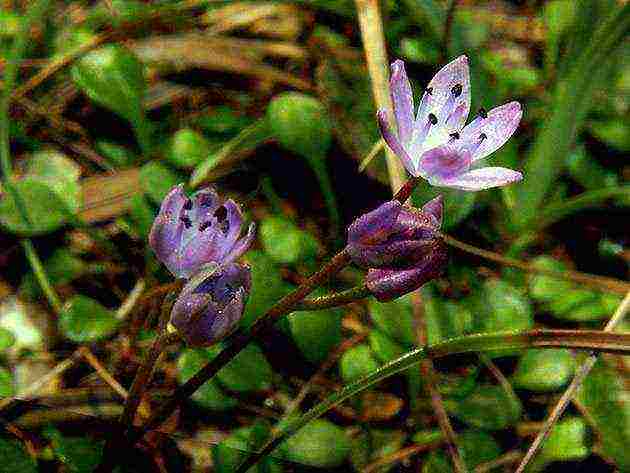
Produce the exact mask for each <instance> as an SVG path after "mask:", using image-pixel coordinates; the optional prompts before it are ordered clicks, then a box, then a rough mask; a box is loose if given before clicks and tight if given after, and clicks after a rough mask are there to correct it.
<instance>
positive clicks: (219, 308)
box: [171, 263, 251, 347]
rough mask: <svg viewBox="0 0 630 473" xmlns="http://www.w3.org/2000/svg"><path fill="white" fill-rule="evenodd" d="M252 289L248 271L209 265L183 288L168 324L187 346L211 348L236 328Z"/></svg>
mask: <svg viewBox="0 0 630 473" xmlns="http://www.w3.org/2000/svg"><path fill="white" fill-rule="evenodd" d="M250 289H251V275H250V270H249V267H248V266H246V265H242V264H239V263H228V264H227V265H224V266H218V265H216V264H210V265H208V266H207V267H204V268H202V269H201V270H200V271H199V272H198V273H197V274H195V275H194V276H193V277H192V278H191V279H190V280H189V281H188V283H187V284H186V285H185V286H184V289H183V290H182V292H181V294H180V295H179V297H178V298H177V301H176V302H175V305H173V309H172V311H171V324H172V325H173V326H174V327H175V328H176V329H177V330H178V332H179V333H180V335H181V336H182V337H183V338H184V340H186V343H187V344H188V345H189V346H193V347H203V346H210V345H212V344H214V343H216V342H218V341H220V340H221V339H222V338H224V337H225V336H226V335H228V334H229V333H230V332H231V331H232V330H234V329H235V328H236V326H237V325H238V322H239V320H240V319H241V316H242V315H243V310H244V309H245V303H246V302H247V297H248V296H249V291H250Z"/></svg>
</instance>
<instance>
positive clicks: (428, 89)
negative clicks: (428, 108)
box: [424, 87, 433, 95]
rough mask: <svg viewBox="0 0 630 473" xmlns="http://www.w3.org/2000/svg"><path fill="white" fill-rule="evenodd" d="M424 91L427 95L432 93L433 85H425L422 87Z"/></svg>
mask: <svg viewBox="0 0 630 473" xmlns="http://www.w3.org/2000/svg"><path fill="white" fill-rule="evenodd" d="M424 93H425V94H428V95H433V87H427V88H426V89H424Z"/></svg>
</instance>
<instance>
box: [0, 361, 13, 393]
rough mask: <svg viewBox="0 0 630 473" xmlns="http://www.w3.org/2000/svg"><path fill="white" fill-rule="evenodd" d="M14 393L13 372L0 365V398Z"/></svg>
mask: <svg viewBox="0 0 630 473" xmlns="http://www.w3.org/2000/svg"><path fill="white" fill-rule="evenodd" d="M14 394H15V385H14V381H13V374H12V373H11V372H10V371H9V370H7V369H6V368H3V367H1V366H0V399H4V398H6V397H10V396H13V395H14Z"/></svg>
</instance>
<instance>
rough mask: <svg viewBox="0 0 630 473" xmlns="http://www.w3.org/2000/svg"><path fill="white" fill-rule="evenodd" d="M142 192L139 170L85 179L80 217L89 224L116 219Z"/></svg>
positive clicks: (82, 182) (83, 181)
mask: <svg viewBox="0 0 630 473" xmlns="http://www.w3.org/2000/svg"><path fill="white" fill-rule="evenodd" d="M141 191H142V190H141V188H140V171H139V170H138V169H128V170H125V171H119V172H117V173H115V174H110V175H97V176H93V177H88V178H87V179H83V180H82V181H81V194H82V197H81V198H82V202H83V206H82V207H81V209H80V210H79V217H80V218H81V220H83V221H85V222H88V223H93V222H99V221H103V220H107V219H110V218H112V217H116V216H118V215H120V214H122V213H124V212H126V211H127V209H128V208H129V203H130V201H131V198H132V197H133V196H134V195H136V194H138V193H140V192H141Z"/></svg>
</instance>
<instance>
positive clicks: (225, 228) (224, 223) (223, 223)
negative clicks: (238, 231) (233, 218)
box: [219, 219, 230, 235]
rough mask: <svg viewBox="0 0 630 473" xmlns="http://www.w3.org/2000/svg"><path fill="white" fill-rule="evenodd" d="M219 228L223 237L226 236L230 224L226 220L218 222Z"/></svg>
mask: <svg viewBox="0 0 630 473" xmlns="http://www.w3.org/2000/svg"><path fill="white" fill-rule="evenodd" d="M219 228H220V229H221V231H222V232H223V234H224V235H227V233H228V231H229V230H230V222H229V221H228V220H227V219H223V220H219Z"/></svg>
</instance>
